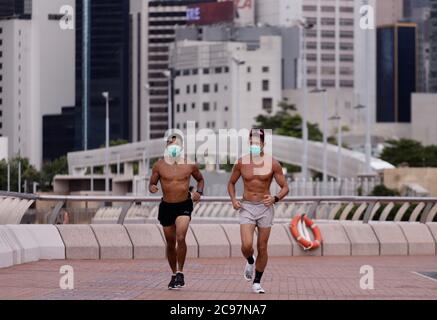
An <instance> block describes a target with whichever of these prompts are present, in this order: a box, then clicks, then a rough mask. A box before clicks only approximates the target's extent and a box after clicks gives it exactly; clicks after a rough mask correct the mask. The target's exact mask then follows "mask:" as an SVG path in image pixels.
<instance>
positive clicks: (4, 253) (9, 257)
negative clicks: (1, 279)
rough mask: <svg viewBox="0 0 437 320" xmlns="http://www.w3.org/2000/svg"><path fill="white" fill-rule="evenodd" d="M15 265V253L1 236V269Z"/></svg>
mask: <svg viewBox="0 0 437 320" xmlns="http://www.w3.org/2000/svg"><path fill="white" fill-rule="evenodd" d="M13 265H14V252H13V250H12V249H11V247H9V245H8V243H7V242H6V240H4V239H3V237H2V236H1V234H0V268H7V267H11V266H13Z"/></svg>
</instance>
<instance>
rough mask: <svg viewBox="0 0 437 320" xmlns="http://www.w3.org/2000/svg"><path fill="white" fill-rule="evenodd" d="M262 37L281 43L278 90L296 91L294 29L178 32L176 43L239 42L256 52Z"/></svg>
mask: <svg viewBox="0 0 437 320" xmlns="http://www.w3.org/2000/svg"><path fill="white" fill-rule="evenodd" d="M263 36H277V37H280V38H281V39H282V41H281V43H282V48H281V56H282V63H281V79H282V80H281V83H282V84H281V87H282V90H288V89H296V88H297V87H298V70H297V66H298V63H299V58H300V48H299V44H300V34H299V28H298V27H296V26H295V27H279V26H260V27H256V28H254V27H230V26H223V25H213V26H199V27H193V26H190V27H188V28H186V27H184V28H178V29H177V30H176V41H183V40H191V41H206V42H242V43H246V44H247V49H248V50H257V49H259V47H260V39H261V37H263Z"/></svg>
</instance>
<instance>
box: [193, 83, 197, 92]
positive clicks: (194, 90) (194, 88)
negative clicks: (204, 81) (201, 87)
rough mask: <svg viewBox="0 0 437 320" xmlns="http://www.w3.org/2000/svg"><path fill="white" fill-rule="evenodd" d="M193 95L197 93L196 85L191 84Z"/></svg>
mask: <svg viewBox="0 0 437 320" xmlns="http://www.w3.org/2000/svg"><path fill="white" fill-rule="evenodd" d="M193 93H197V84H193Z"/></svg>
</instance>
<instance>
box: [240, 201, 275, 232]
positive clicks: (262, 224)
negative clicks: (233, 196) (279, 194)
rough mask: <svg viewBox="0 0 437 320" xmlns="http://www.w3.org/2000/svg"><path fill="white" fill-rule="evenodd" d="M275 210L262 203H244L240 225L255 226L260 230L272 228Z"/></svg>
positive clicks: (242, 204)
mask: <svg viewBox="0 0 437 320" xmlns="http://www.w3.org/2000/svg"><path fill="white" fill-rule="evenodd" d="M274 218H275V209H274V208H273V207H266V206H265V205H264V204H263V203H262V202H249V201H243V202H242V203H241V209H240V224H254V225H256V226H257V227H258V228H271V227H272V226H273V219H274Z"/></svg>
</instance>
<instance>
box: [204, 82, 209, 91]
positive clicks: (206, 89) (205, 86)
mask: <svg viewBox="0 0 437 320" xmlns="http://www.w3.org/2000/svg"><path fill="white" fill-rule="evenodd" d="M203 93H209V84H204V85H203Z"/></svg>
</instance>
